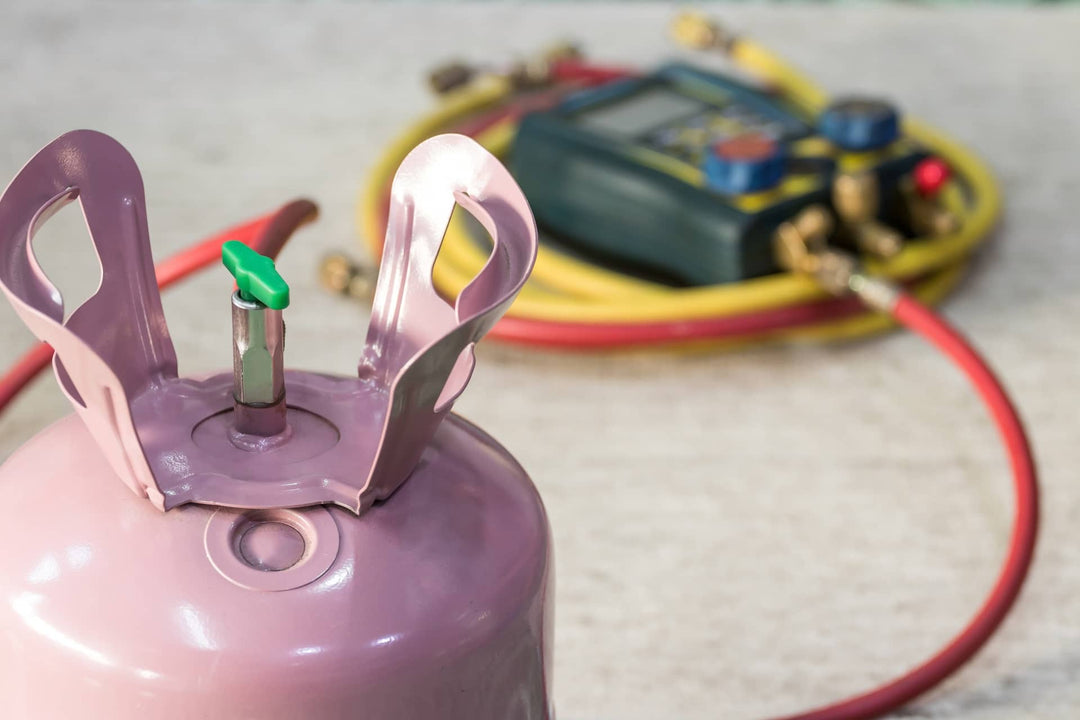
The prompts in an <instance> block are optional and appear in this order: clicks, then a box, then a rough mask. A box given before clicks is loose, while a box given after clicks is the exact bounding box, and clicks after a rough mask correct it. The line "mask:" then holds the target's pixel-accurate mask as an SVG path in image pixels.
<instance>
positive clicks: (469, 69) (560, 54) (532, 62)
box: [428, 40, 583, 95]
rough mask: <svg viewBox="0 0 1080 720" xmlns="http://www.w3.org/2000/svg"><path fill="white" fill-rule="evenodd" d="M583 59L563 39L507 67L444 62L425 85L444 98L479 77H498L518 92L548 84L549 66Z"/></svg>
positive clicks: (581, 55)
mask: <svg viewBox="0 0 1080 720" xmlns="http://www.w3.org/2000/svg"><path fill="white" fill-rule="evenodd" d="M581 57H583V54H582V52H581V48H580V47H579V46H578V45H577V44H576V43H573V42H570V41H567V40H564V41H561V42H557V43H553V44H552V45H549V46H547V47H545V48H544V49H543V50H541V51H540V52H538V53H536V54H534V55H532V56H529V57H527V58H525V59H523V60H519V61H517V62H514V63H511V64H510V66H509V67H506V68H502V69H499V68H495V67H490V66H478V65H470V64H468V63H465V62H461V61H457V60H455V61H451V62H447V63H444V64H442V65H440V66H438V67H437V68H435V69H434V70H432V71H431V72H430V73H428V86H429V87H430V88H431V90H432V92H434V93H435V94H436V95H446V94H449V93H451V92H453V91H454V90H457V89H459V88H462V87H465V86H467V85H469V84H471V83H473V82H475V81H476V80H477V79H478V78H480V77H501V78H505V79H507V80H509V81H510V83H511V84H512V85H513V86H514V87H515V88H517V89H519V90H520V89H527V88H533V87H539V86H542V85H546V84H548V83H550V82H551V79H552V66H554V65H555V63H558V62H562V61H565V60H578V59H580V58H581Z"/></svg>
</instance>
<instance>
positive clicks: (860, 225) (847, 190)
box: [832, 172, 904, 260]
mask: <svg viewBox="0 0 1080 720" xmlns="http://www.w3.org/2000/svg"><path fill="white" fill-rule="evenodd" d="M832 200H833V207H835V208H836V212H837V214H838V215H839V216H840V221H841V222H842V223H843V225H844V228H845V230H846V231H847V232H848V233H849V234H850V235H851V239H852V240H853V241H854V243H855V247H857V248H858V249H859V250H860V251H862V252H865V253H867V254H869V255H873V256H874V257H878V258H882V259H886V260H887V259H888V258H891V257H894V256H896V255H897V254H899V252H900V251H901V250H902V249H903V247H904V237H903V236H902V235H901V234H900V233H899V232H897V231H896V230H893V229H892V228H891V227H889V226H888V225H885V224H884V223H881V222H878V220H877V213H878V207H879V205H880V200H881V192H880V189H879V187H878V179H877V175H876V174H874V173H872V172H859V173H840V174H839V175H837V176H836V179H835V180H833V186H832Z"/></svg>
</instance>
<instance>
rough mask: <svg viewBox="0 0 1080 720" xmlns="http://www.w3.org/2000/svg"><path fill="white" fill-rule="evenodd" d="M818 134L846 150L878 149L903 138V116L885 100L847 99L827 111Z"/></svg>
mask: <svg viewBox="0 0 1080 720" xmlns="http://www.w3.org/2000/svg"><path fill="white" fill-rule="evenodd" d="M818 131H819V132H820V133H821V134H822V135H823V136H825V138H826V139H827V140H828V141H829V142H831V143H833V144H834V145H836V146H837V147H839V148H841V149H843V150H851V151H853V152H865V151H868V150H877V149H878V148H883V147H885V146H886V145H890V144H891V143H892V142H893V141H894V140H896V138H898V137H899V136H900V114H899V113H898V112H897V111H896V108H895V107H894V106H893V105H891V104H890V103H887V102H885V101H883V100H874V99H871V98H845V99H843V100H837V101H836V102H834V103H832V104H831V105H829V107H827V108H825V111H824V112H823V113H821V117H820V118H819V119H818Z"/></svg>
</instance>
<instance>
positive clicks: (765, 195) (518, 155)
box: [510, 64, 928, 285]
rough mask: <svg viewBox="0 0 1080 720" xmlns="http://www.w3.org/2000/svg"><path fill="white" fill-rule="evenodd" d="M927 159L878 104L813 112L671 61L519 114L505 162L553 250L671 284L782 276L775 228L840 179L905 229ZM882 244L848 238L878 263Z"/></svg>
mask: <svg viewBox="0 0 1080 720" xmlns="http://www.w3.org/2000/svg"><path fill="white" fill-rule="evenodd" d="M927 156H928V155H927V153H926V152H925V151H924V150H923V149H921V148H920V147H919V146H918V145H917V144H915V143H914V142H913V141H911V140H909V139H907V138H903V137H901V135H900V123H899V117H898V113H897V111H896V109H895V108H894V107H893V106H892V105H890V104H889V103H887V102H883V101H879V100H874V99H865V98H852V99H846V100H839V101H837V102H834V103H833V104H831V105H830V106H829V107H828V108H826V109H825V110H824V111H823V112H821V113H820V114H816V115H815V114H812V113H808V112H805V111H803V110H801V109H800V108H798V107H796V106H795V105H794V104H792V103H791V102H790V101H788V100H785V99H783V98H780V97H778V96H774V95H772V94H770V93H769V92H767V91H765V90H763V89H761V88H757V87H753V86H751V85H748V84H745V83H743V82H740V81H738V80H735V79H732V78H730V77H726V76H721V75H716V74H711V73H707V72H703V71H701V70H698V69H695V68H692V67H689V66H686V65H681V64H673V65H668V66H665V67H663V68H662V69H660V70H659V71H658V72H656V73H654V74H652V75H650V76H647V77H636V78H628V79H625V80H620V81H616V82H613V83H610V84H607V85H604V86H601V87H598V88H596V89H589V90H583V91H581V92H579V93H576V94H573V95H571V96H569V97H568V98H566V99H565V100H564V101H563V102H562V103H561V104H560V105H558V106H556V107H555V108H553V109H550V110H546V111H543V112H535V113H530V114H528V115H527V116H526V117H525V118H524V119H523V120H522V122H521V126H520V128H519V130H518V133H517V136H516V138H515V141H514V145H513V148H512V151H511V157H510V162H511V167H512V169H513V172H514V175H515V177H516V178H517V180H518V182H519V183H520V184H521V187H522V189H523V190H524V191H525V194H526V195H527V196H528V198H529V202H530V203H531V205H532V208H533V211H534V212H535V214H536V217H537V220H538V221H539V222H540V224H541V225H542V226H543V228H544V229H545V231H546V232H547V233H548V234H549V235H551V236H553V238H552V239H553V240H554V241H555V242H556V243H557V244H559V245H562V246H564V247H565V248H567V249H570V250H572V251H575V252H577V253H579V254H582V255H585V256H587V257H593V258H595V259H597V260H599V261H602V262H604V263H606V264H609V265H619V266H621V267H622V268H623V269H626V270H629V271H637V272H638V273H639V274H645V275H649V276H652V277H654V278H659V279H665V280H667V281H669V282H671V283H673V284H679V285H706V284H718V283H730V282H736V281H739V280H744V279H747V278H753V277H758V276H761V275H767V274H769V273H774V272H778V271H779V270H780V268H779V267H778V266H777V263H776V259H775V254H774V252H773V247H772V238H773V235H774V233H775V231H776V228H777V227H778V226H779V225H780V224H781V223H783V222H784V221H785V220H788V219H790V218H792V217H793V216H795V215H796V214H797V213H798V212H799V211H800V210H801V209H803V208H805V207H807V206H809V205H814V204H824V205H827V206H830V207H832V206H833V205H834V203H835V202H836V201H837V200H836V197H835V186H834V182H833V181H834V178H835V177H836V176H837V174H838V173H858V174H860V175H862V176H864V177H870V178H872V179H873V180H874V182H875V184H876V186H877V187H876V190H877V197H878V198H879V202H878V203H877V206H876V208H874V210H873V212H874V213H875V215H876V220H878V221H880V222H881V223H882V225H887V226H891V227H892V228H896V229H898V230H899V231H900V232H901V233H903V234H907V235H910V234H912V232H913V229H912V227H911V225H912V223H911V220H910V218H908V217H907V213H908V210H907V207H908V206H907V204H906V203H905V202H904V189H903V178H905V177H907V176H908V175H909V174H910V173H911V171H912V170H913V169H914V168H915V166H916V165H917V164H918V163H919V162H920V161H922V160H923V159H925V158H926V157H927ZM891 237H895V233H893V234H883V235H882V236H880V237H877V238H875V236H873V235H868V236H867V237H865V238H848V239H847V242H849V243H851V244H852V245H860V248H859V249H861V250H863V251H866V252H869V253H870V254H876V255H880V256H885V257H887V256H888V255H890V254H891V253H892V252H893V251H894V250H895V249H897V248H894V247H891V246H890V244H891V245H895V243H892V242H891V241H890V238H891ZM857 240H859V241H863V240H865V244H866V246H865V247H863V246H862V245H863V243H862V242H856V241H857ZM841 241H844V238H841Z"/></svg>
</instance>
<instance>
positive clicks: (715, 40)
mask: <svg viewBox="0 0 1080 720" xmlns="http://www.w3.org/2000/svg"><path fill="white" fill-rule="evenodd" d="M670 33H671V39H672V40H674V41H675V42H676V43H677V44H679V45H681V46H683V47H686V48H690V49H692V50H715V51H718V52H722V53H725V54H726V53H728V52H730V51H731V47H732V45H734V44H735V40H736V38H735V35H734V34H733V33H731V31H729V30H728V29H727V28H725V27H724V26H723V25H721V24H720V23H718V22H716V21H715V20H713V19H712V18H710V17H708V16H707V15H705V14H703V13H699V12H692V11H687V12H681V13H679V14H678V15H676V16H675V19H674V20H673V21H672V22H671V28H670Z"/></svg>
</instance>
